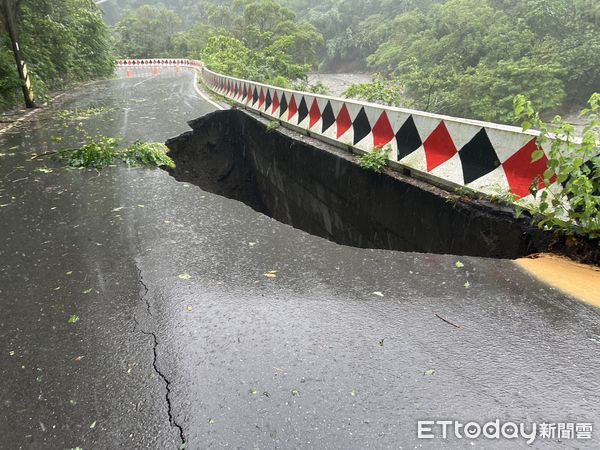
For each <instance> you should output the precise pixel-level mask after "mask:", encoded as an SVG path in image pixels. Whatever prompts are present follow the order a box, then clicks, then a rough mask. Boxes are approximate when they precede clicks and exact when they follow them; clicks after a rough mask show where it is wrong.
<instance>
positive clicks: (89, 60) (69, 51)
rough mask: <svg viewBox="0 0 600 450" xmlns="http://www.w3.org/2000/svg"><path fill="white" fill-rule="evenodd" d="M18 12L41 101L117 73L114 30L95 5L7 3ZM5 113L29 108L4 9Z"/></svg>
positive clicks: (35, 0) (65, 0)
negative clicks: (113, 43)
mask: <svg viewBox="0 0 600 450" xmlns="http://www.w3.org/2000/svg"><path fill="white" fill-rule="evenodd" d="M11 1H12V4H14V6H15V7H16V24H17V32H18V36H19V47H20V50H21V52H22V54H23V57H24V60H25V62H26V63H27V68H28V72H29V75H30V78H31V81H32V85H33V91H34V93H35V96H36V101H37V103H38V104H39V103H40V102H43V101H45V100H46V99H47V98H48V95H49V94H50V93H51V92H52V91H55V90H59V89H64V88H66V87H68V86H70V85H72V84H74V83H77V82H81V81H86V80H90V79H95V78H102V77H108V76H111V75H112V74H113V72H114V63H113V54H112V42H111V35H110V29H109V27H108V26H107V25H106V24H105V22H104V20H103V18H102V12H101V10H100V9H99V8H98V7H97V6H95V5H94V4H93V2H90V0H1V1H0V6H3V5H4V3H10V2H11ZM0 18H1V22H2V26H1V27H0V110H7V109H11V108H14V107H17V106H20V105H21V104H22V103H23V93H22V91H21V82H20V80H19V76H18V73H17V69H16V63H15V57H14V55H13V51H12V48H11V41H10V39H9V36H8V33H7V31H6V17H5V14H4V10H3V9H0Z"/></svg>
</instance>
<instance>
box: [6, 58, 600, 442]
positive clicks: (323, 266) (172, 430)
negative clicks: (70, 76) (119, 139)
mask: <svg viewBox="0 0 600 450" xmlns="http://www.w3.org/2000/svg"><path fill="white" fill-rule="evenodd" d="M139 75H140V74H136V77H134V78H131V79H117V80H111V81H105V82H99V83H95V84H93V85H90V86H87V87H86V88H82V89H80V90H79V91H77V92H75V93H74V95H73V98H72V99H71V100H68V101H66V102H64V103H63V104H62V105H61V106H60V107H55V108H50V109H48V110H45V111H42V112H40V113H38V114H37V115H36V116H35V120H33V121H31V122H28V123H25V124H23V125H22V126H20V127H16V128H14V129H12V130H11V131H10V133H7V134H4V135H2V136H0V236H1V240H0V399H1V401H0V448H2V449H19V448H26V449H30V448H31V449H55V448H56V449H71V448H77V447H79V448H81V449H84V450H88V449H118V448H128V449H130V448H131V449H133V448H136V449H137V448H151V449H177V448H180V446H181V445H182V442H184V441H185V442H186V448H188V449H203V448H244V449H253V448H261V449H262V448H265V449H270V448H281V449H283V448H286V449H287V448H303V449H309V448H318V449H326V448H327V449H366V448H377V449H379V448H417V447H419V448H420V447H422V448H473V447H475V448H525V447H528V446H527V444H526V443H525V440H524V439H521V438H518V439H512V440H487V439H483V438H480V439H476V440H470V439H458V438H456V437H454V436H449V437H448V439H446V440H444V439H441V438H440V437H439V434H440V433H439V432H438V433H437V438H436V439H432V440H419V439H418V438H417V421H418V420H445V419H448V420H458V421H460V422H462V423H464V422H469V421H471V420H474V421H478V422H479V423H481V424H483V423H484V422H487V421H493V420H495V419H500V420H501V421H512V422H516V423H519V422H525V423H527V424H529V425H530V424H532V423H534V422H537V423H542V422H548V423H552V422H553V423H566V422H573V423H588V422H589V423H592V424H593V427H594V430H593V434H592V440H589V441H588V440H575V439H568V438H564V437H563V438H560V439H559V438H555V439H550V440H548V439H538V440H536V441H535V442H534V443H533V444H532V445H531V446H530V447H531V448H557V447H564V448H598V447H599V446H600V407H599V406H598V405H600V377H599V375H598V374H599V372H600V357H599V354H600V313H599V310H597V309H594V308H592V307H591V306H587V305H585V304H583V303H580V302H578V301H576V300H574V299H571V298H568V297H566V296H565V295H563V294H561V293H559V292H557V291H555V290H552V289H551V288H549V287H546V286H544V285H542V284H541V283H539V282H537V281H535V280H534V279H532V278H531V277H530V276H529V275H528V274H526V273H524V272H522V271H521V270H520V269H519V268H518V267H517V266H516V265H514V264H513V263H512V262H511V261H498V260H488V259H480V258H465V257H457V256H448V255H429V254H411V253H399V252H390V251H375V250H362V249H355V248H349V247H342V246H338V245H336V244H333V243H331V242H328V241H326V240H323V239H320V238H317V237H314V236H310V235H308V234H306V233H304V232H302V231H299V230H296V229H294V228H291V227H289V226H287V225H283V224H281V223H278V222H276V221H274V220H272V219H270V218H268V217H265V216H263V215H260V214H258V213H256V212H254V211H253V210H251V209H250V208H249V207H247V206H245V205H243V204H241V203H238V202H235V201H232V200H228V199H225V198H222V197H219V196H216V195H213V194H210V193H207V192H203V191H202V190H200V189H199V188H197V187H195V186H190V185H187V184H183V183H179V182H177V181H175V180H174V179H172V178H171V177H169V175H168V174H167V173H166V172H163V171H161V170H146V169H128V168H126V167H115V168H108V169H105V170H103V171H101V172H98V171H95V170H67V169H64V168H61V166H60V164H59V163H57V162H54V161H51V160H49V159H40V160H36V161H31V160H30V157H31V154H32V153H33V152H36V153H42V152H47V151H52V150H54V149H57V148H61V147H64V146H68V145H69V144H74V142H75V141H77V136H76V135H77V133H78V131H77V128H78V127H80V128H81V129H85V130H86V131H87V132H88V133H89V134H96V133H101V134H104V135H110V136H123V137H124V138H125V139H126V140H130V141H131V140H135V139H144V140H147V141H164V140H166V139H167V138H169V137H172V136H175V135H177V134H179V133H180V132H183V131H185V130H186V129H187V126H186V123H185V122H186V120H189V119H192V118H195V117H197V116H200V115H202V114H205V113H206V112H208V111H209V110H210V109H211V106H210V105H208V104H206V103H203V102H202V101H201V99H199V98H198V97H197V95H196V94H195V92H194V89H193V87H192V75H191V74H190V73H181V74H178V73H175V71H174V70H164V69H163V70H161V73H160V74H159V76H158V77H153V76H152V74H149V76H146V77H141V76H139ZM89 107H103V108H106V110H100V112H99V113H98V114H96V115H95V116H94V117H90V118H84V117H78V118H77V119H76V120H72V119H73V116H81V115H82V114H81V111H79V112H78V113H70V114H65V113H62V114H60V113H59V111H73V109H74V108H83V109H85V108H89ZM458 261H460V262H461V263H462V264H463V265H464V267H457V265H456V263H457V262H458ZM460 265H461V264H459V266H460ZM275 271H276V272H275ZM74 316H76V317H74ZM69 319H72V320H71V321H72V322H73V321H75V323H69Z"/></svg>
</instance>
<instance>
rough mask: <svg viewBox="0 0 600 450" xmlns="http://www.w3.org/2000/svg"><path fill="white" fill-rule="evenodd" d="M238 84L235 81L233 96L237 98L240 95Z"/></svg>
mask: <svg viewBox="0 0 600 450" xmlns="http://www.w3.org/2000/svg"><path fill="white" fill-rule="evenodd" d="M238 92H239V91H238V84H237V83H235V85H234V87H233V98H237V96H238Z"/></svg>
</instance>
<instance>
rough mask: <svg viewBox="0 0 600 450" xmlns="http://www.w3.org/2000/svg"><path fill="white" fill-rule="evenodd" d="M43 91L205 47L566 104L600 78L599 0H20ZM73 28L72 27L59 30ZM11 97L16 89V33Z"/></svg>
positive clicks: (234, 66) (364, 93) (291, 72)
mask: <svg viewBox="0 0 600 450" xmlns="http://www.w3.org/2000/svg"><path fill="white" fill-rule="evenodd" d="M21 3H22V8H21V11H20V18H19V24H20V32H21V35H22V41H23V48H24V53H25V57H26V60H27V61H28V63H29V65H30V70H31V72H32V73H33V74H34V77H35V83H36V85H37V86H36V87H37V90H38V92H45V91H48V90H49V89H54V88H57V87H61V86H64V85H65V84H67V83H69V82H72V81H77V80H82V79H87V78H90V77H93V76H104V75H106V74H107V73H109V72H110V71H111V70H112V67H111V64H110V49H111V47H112V49H113V54H114V56H115V57H122V56H128V57H149V56H155V57H159V56H177V57H191V58H201V59H203V60H204V61H205V62H206V63H207V65H208V66H209V67H210V68H212V69H214V70H217V71H220V72H223V73H227V74H231V75H235V76H239V77H244V78H249V79H253V80H256V81H261V82H267V83H271V84H275V85H279V86H288V87H289V86H292V87H296V88H301V89H309V90H313V91H317V92H325V90H324V88H323V87H322V86H309V85H308V84H307V81H306V80H307V77H308V74H309V73H311V72H314V71H322V72H326V71H333V72H369V73H373V74H374V79H373V82H372V83H369V84H365V85H357V86H353V87H351V88H350V89H349V90H348V91H347V93H346V95H348V96H351V97H355V98H361V99H366V100H369V101H375V102H380V103H386V104H390V105H397V106H404V107H412V108H417V109H422V110H427V111H431V112H438V113H445V114H450V115H456V116H463V117H469V118H477V119H484V120H491V121H499V122H507V123H509V122H512V121H513V113H512V102H513V98H514V96H515V95H517V94H525V95H527V96H528V97H529V98H531V99H532V100H533V102H534V104H535V105H537V107H538V108H539V109H540V110H542V111H543V112H547V113H550V112H551V113H554V112H567V111H569V110H571V109H574V108H578V107H580V106H581V105H583V104H584V103H585V101H586V100H587V99H588V98H589V97H590V95H591V94H592V93H593V92H594V91H598V90H599V87H600V70H598V67H600V2H598V1H596V0H360V1H359V0H162V1H161V0H107V1H105V2H103V3H102V5H101V8H103V11H104V18H105V20H106V22H107V23H108V24H109V25H110V26H111V27H112V41H114V42H111V37H110V36H109V31H108V28H107V27H106V26H105V25H104V24H103V23H102V21H101V20H100V16H99V13H98V12H97V9H96V8H97V7H95V6H94V5H93V4H92V2H91V1H90V0H54V1H52V0H21ZM58 30H60V32H59V31H58ZM2 42H3V44H4V45H3V46H2V49H1V53H0V71H1V72H2V81H1V84H0V101H1V102H2V104H1V105H0V106H5V105H8V104H11V103H13V102H14V100H15V95H17V94H15V92H17V93H18V91H17V89H15V86H16V87H18V80H17V78H16V76H15V69H14V68H13V67H12V66H13V65H14V60H13V59H12V55H11V53H10V46H9V43H8V39H7V38H6V36H5V35H3V36H2Z"/></svg>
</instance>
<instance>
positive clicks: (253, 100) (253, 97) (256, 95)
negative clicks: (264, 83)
mask: <svg viewBox="0 0 600 450" xmlns="http://www.w3.org/2000/svg"><path fill="white" fill-rule="evenodd" d="M257 101H258V91H257V90H256V88H254V94H253V95H252V106H254V104H255V103H256V102H257Z"/></svg>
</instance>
